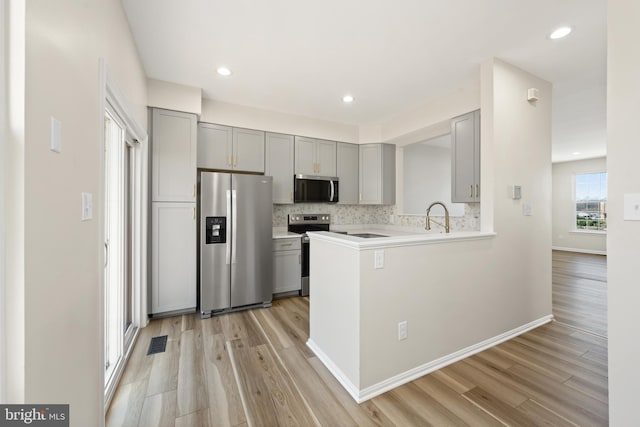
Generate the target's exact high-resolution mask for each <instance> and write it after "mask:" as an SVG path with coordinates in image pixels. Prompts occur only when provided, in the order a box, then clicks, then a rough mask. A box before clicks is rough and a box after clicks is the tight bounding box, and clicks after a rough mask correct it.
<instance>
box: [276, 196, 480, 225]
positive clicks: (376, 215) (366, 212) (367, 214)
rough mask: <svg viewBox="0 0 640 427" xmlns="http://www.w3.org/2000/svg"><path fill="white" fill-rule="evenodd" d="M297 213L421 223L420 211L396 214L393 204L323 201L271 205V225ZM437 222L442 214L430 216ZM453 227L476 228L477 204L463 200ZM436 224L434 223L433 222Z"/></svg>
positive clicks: (344, 220)
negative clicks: (462, 214)
mask: <svg viewBox="0 0 640 427" xmlns="http://www.w3.org/2000/svg"><path fill="white" fill-rule="evenodd" d="M301 213H328V214H329V215H331V223H332V224H340V225H353V224H358V225H359V224H393V225H398V226H403V227H411V228H418V227H424V225H425V216H423V215H399V214H397V213H396V206H386V205H334V204H323V203H300V204H294V205H273V226H274V227H286V226H287V215H289V214H301ZM433 218H435V219H436V220H437V221H438V222H443V220H442V217H437V216H433ZM450 223H451V229H452V230H453V231H479V230H480V204H478V203H467V204H465V208H464V216H461V217H451V218H450ZM436 227H437V226H436Z"/></svg>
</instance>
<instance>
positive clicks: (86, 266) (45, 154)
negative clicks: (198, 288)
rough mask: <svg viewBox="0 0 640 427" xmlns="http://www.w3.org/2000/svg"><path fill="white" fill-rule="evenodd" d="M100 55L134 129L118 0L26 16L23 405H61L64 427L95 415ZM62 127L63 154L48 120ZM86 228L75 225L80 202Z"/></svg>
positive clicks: (134, 77) (136, 88)
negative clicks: (65, 406)
mask: <svg viewBox="0 0 640 427" xmlns="http://www.w3.org/2000/svg"><path fill="white" fill-rule="evenodd" d="M100 58H104V59H105V61H106V63H107V65H108V68H109V73H110V76H111V77H112V78H113V80H114V81H115V82H116V84H117V85H118V86H119V88H120V90H121V92H122V93H123V94H126V97H127V98H128V101H129V104H130V106H132V107H133V109H134V110H133V113H134V114H135V118H136V120H137V121H138V123H139V124H141V125H142V126H143V127H144V126H145V124H146V122H147V109H146V104H147V95H146V78H145V75H144V71H143V67H142V65H141V63H140V60H139V57H138V54H137V51H136V47H135V44H134V42H133V39H132V36H131V33H130V30H129V26H128V22H127V20H126V17H125V14H124V11H123V8H122V4H121V2H119V1H111V0H109V1H95V2H91V3H87V2H84V1H78V0H59V1H55V2H52V1H48V0H34V1H29V2H28V3H27V7H26V124H27V126H26V144H25V169H26V174H25V184H24V194H25V215H24V217H25V224H26V226H25V233H24V243H25V249H24V254H25V274H26V276H25V281H24V291H25V300H26V301H27V303H26V306H25V319H26V325H25V334H24V335H25V353H26V355H25V364H26V372H25V382H24V384H25V390H26V393H25V400H26V401H27V402H46V403H69V404H70V405H71V425H72V426H89V425H101V424H102V423H103V422H104V417H103V399H104V389H103V387H104V383H103V376H104V371H103V366H101V362H100V361H101V360H102V348H103V340H102V336H103V334H102V327H101V325H102V321H101V316H102V291H101V287H100V280H101V275H102V266H101V265H100V260H101V259H102V250H103V246H102V242H103V231H102V229H101V227H100V224H99V221H98V218H99V215H100V212H101V210H102V209H103V203H102V200H101V199H100V182H101V180H102V172H101V171H102V164H101V162H100V159H101V154H100V153H101V151H102V147H103V143H102V141H101V138H100V129H101V127H102V126H103V120H104V113H103V111H101V107H100V105H101V87H100V78H99V76H100V73H99V71H100V68H99V62H100ZM51 116H54V117H56V118H57V119H59V120H60V121H61V123H62V153H61V154H55V153H53V152H51V151H49V148H48V144H49V122H50V117H51ZM81 192H90V193H93V195H94V198H93V209H94V213H93V215H94V219H93V220H91V221H85V222H81V221H80V200H81V197H80V194H81Z"/></svg>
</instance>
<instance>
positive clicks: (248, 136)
mask: <svg viewBox="0 0 640 427" xmlns="http://www.w3.org/2000/svg"><path fill="white" fill-rule="evenodd" d="M233 170H236V171H246V172H264V132H263V131H261V130H252V129H241V128H233Z"/></svg>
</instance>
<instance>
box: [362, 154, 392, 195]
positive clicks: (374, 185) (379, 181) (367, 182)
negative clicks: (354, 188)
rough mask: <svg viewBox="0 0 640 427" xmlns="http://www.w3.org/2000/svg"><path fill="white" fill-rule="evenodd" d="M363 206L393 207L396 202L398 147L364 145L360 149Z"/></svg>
mask: <svg viewBox="0 0 640 427" xmlns="http://www.w3.org/2000/svg"><path fill="white" fill-rule="evenodd" d="M359 152H360V170H359V177H360V179H359V182H360V185H359V187H360V188H359V190H360V204H361V205H393V204H395V202H396V146H395V145H393V144H362V145H360V147H359Z"/></svg>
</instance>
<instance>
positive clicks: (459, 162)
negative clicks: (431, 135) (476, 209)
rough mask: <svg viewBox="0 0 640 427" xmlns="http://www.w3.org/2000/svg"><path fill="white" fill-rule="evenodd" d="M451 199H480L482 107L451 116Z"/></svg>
mask: <svg viewBox="0 0 640 427" xmlns="http://www.w3.org/2000/svg"><path fill="white" fill-rule="evenodd" d="M451 201H452V202H453V203H475V202H479V201H480V110H476V111H472V112H470V113H467V114H464V115H462V116H459V117H455V118H453V119H451Z"/></svg>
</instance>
